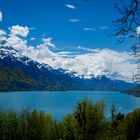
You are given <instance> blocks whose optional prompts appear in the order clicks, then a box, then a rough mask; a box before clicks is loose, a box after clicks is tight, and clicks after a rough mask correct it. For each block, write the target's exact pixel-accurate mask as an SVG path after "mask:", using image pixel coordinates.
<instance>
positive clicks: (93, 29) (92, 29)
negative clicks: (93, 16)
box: [83, 28, 96, 31]
mask: <svg viewBox="0 0 140 140" xmlns="http://www.w3.org/2000/svg"><path fill="white" fill-rule="evenodd" d="M83 30H84V31H96V29H95V28H83Z"/></svg>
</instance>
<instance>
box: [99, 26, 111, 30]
mask: <svg viewBox="0 0 140 140" xmlns="http://www.w3.org/2000/svg"><path fill="white" fill-rule="evenodd" d="M108 28H109V27H108V26H101V27H99V29H101V30H105V29H108Z"/></svg>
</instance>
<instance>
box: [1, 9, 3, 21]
mask: <svg viewBox="0 0 140 140" xmlns="http://www.w3.org/2000/svg"><path fill="white" fill-rule="evenodd" d="M2 18H3V15H2V12H1V11H0V22H2Z"/></svg>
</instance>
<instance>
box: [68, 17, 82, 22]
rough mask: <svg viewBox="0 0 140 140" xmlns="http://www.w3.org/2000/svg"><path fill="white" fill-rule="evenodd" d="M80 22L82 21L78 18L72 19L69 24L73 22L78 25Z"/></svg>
mask: <svg viewBox="0 0 140 140" xmlns="http://www.w3.org/2000/svg"><path fill="white" fill-rule="evenodd" d="M79 21H80V19H78V18H72V19H70V20H69V22H73V23H77V22H79Z"/></svg>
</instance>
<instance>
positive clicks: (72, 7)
mask: <svg viewBox="0 0 140 140" xmlns="http://www.w3.org/2000/svg"><path fill="white" fill-rule="evenodd" d="M65 6H66V7H67V8H69V9H76V6H74V5H72V4H66V5H65Z"/></svg>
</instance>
